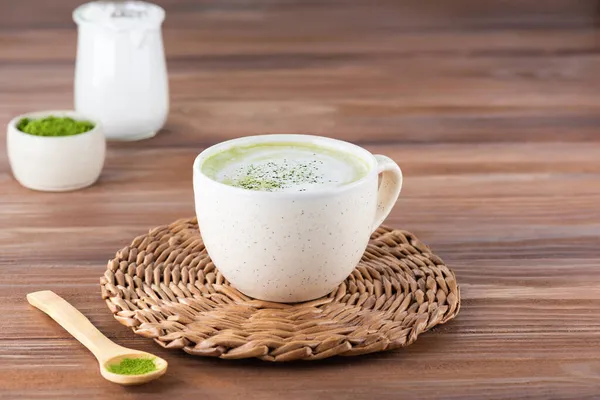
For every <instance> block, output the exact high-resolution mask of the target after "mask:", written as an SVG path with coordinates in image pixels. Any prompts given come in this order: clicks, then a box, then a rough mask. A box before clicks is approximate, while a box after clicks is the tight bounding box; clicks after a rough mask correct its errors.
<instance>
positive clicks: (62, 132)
mask: <svg viewBox="0 0 600 400" xmlns="http://www.w3.org/2000/svg"><path fill="white" fill-rule="evenodd" d="M17 128H18V129H19V130H20V131H21V132H25V133H29V134H30V135H36V136H72V135H78V134H80V133H85V132H88V131H91V130H92V129H94V123H93V122H90V121H85V120H76V119H73V118H71V117H56V116H54V115H50V116H49V117H44V118H39V119H30V118H23V119H22V120H21V121H19V123H18V125H17Z"/></svg>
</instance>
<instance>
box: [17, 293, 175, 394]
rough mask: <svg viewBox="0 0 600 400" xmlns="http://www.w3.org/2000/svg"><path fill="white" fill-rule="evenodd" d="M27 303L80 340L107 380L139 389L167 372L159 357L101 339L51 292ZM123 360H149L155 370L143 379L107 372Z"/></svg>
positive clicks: (33, 296)
mask: <svg viewBox="0 0 600 400" xmlns="http://www.w3.org/2000/svg"><path fill="white" fill-rule="evenodd" d="M27 301H29V304H31V305H32V306H34V307H37V308H39V309H40V310H42V311H43V312H45V313H46V314H48V315H49V316H50V317H51V318H52V319H53V320H55V321H56V322H58V324H59V325H60V326H62V327H63V328H65V329H66V330H67V332H69V333H70V334H71V335H73V336H74V337H75V339H77V340H79V341H80V342H81V343H82V344H83V345H84V346H85V347H87V348H88V349H89V350H90V351H91V352H92V353H93V354H94V356H96V359H98V363H99V364H100V372H101V373H102V376H103V377H104V378H106V379H107V380H109V381H111V382H114V383H118V384H120V385H139V384H142V383H146V382H150V381H152V380H154V379H157V378H160V377H161V376H162V375H164V373H165V372H166V371H167V362H166V361H165V360H163V359H162V358H160V357H157V356H155V355H153V354H150V353H146V352H143V351H138V350H132V349H128V348H126V347H123V346H119V345H118V344H116V343H115V342H113V341H112V340H110V339H109V338H107V337H106V336H104V335H103V334H102V333H101V332H100V331H99V330H98V329H96V327H94V325H92V323H91V322H90V321H89V320H88V319H87V318H86V317H85V316H84V315H83V314H82V313H80V312H79V311H78V310H77V309H76V308H75V307H73V306H72V305H71V304H69V303H68V302H67V301H66V300H64V299H63V298H62V297H60V296H58V295H57V294H56V293H54V292H51V291H50V290H44V291H41V292H35V293H29V294H28V295H27ZM124 358H150V359H152V360H153V361H154V364H155V365H156V370H155V371H152V372H149V373H147V374H143V375H121V374H115V373H113V372H110V371H109V370H108V369H107V366H108V365H113V364H118V363H120V362H121V360H122V359H124Z"/></svg>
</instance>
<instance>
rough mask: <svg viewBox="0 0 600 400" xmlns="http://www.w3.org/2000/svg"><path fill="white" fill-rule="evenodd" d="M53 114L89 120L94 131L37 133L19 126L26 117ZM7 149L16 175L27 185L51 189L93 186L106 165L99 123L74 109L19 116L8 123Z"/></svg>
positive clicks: (104, 146) (33, 187) (35, 188)
mask: <svg viewBox="0 0 600 400" xmlns="http://www.w3.org/2000/svg"><path fill="white" fill-rule="evenodd" d="M50 115H54V116H57V117H71V118H73V119H76V120H86V121H90V122H93V123H94V124H95V126H94V129H92V130H91V131H88V132H85V133H80V134H78V135H73V136H36V135H30V134H28V133H25V132H21V131H20V130H19V129H17V125H18V123H19V121H21V120H22V119H23V118H31V119H39V118H44V117H48V116H50ZM6 141H7V152H8V160H9V162H10V167H11V169H12V172H13V175H14V176H15V178H16V179H17V181H19V183H20V184H21V185H23V186H25V187H26V188H29V189H33V190H43V191H51V192H62V191H67V190H75V189H80V188H84V187H86V186H90V185H91V184H93V183H94V182H96V180H97V179H98V177H99V176H100V172H101V171H102V167H103V166H104V156H105V153H106V140H105V138H104V133H103V132H102V126H101V125H100V123H99V122H98V121H97V120H95V119H93V118H88V117H86V116H84V115H81V114H79V113H76V112H74V111H40V112H33V113H28V114H23V115H19V116H18V117H16V118H14V119H13V120H12V121H10V122H9V123H8V131H7V134H6Z"/></svg>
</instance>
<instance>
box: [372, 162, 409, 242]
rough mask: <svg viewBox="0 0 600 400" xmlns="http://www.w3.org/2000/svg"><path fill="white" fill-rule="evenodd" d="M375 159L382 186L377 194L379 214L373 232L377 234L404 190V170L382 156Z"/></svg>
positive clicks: (377, 213) (376, 216) (376, 214)
mask: <svg viewBox="0 0 600 400" xmlns="http://www.w3.org/2000/svg"><path fill="white" fill-rule="evenodd" d="M375 159H376V160H377V173H378V174H380V175H381V184H380V185H379V190H378V192H377V212H376V213H375V223H374V224H373V229H372V232H375V230H377V228H379V225H381V224H382V223H383V221H384V220H385V219H386V218H387V216H388V214H389V213H390V211H392V208H394V205H395V204H396V200H398V196H400V190H402V170H400V167H399V166H398V164H396V163H395V162H394V160H392V159H391V158H389V157H386V156H383V155H381V154H376V155H375Z"/></svg>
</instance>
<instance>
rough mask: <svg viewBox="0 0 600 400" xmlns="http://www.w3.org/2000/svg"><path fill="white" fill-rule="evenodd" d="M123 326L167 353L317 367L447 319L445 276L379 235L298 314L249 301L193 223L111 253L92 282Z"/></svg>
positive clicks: (424, 255)
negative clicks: (220, 268)
mask: <svg viewBox="0 0 600 400" xmlns="http://www.w3.org/2000/svg"><path fill="white" fill-rule="evenodd" d="M100 283H101V286H102V298H103V299H105V300H106V304H107V305H108V307H109V308H110V310H111V311H112V312H113V314H114V316H115V318H116V319H117V320H118V321H119V322H121V323H122V324H123V325H126V326H129V327H131V328H132V329H133V331H134V332H135V333H136V334H138V335H141V336H144V337H148V338H152V339H154V340H155V341H156V342H157V343H158V344H160V345H161V346H163V347H166V348H170V349H183V350H184V351H186V352H187V353H189V354H193V355H198V356H212V357H221V358H228V359H236V358H250V357H258V358H260V359H262V360H267V361H291V360H300V359H301V360H319V359H323V358H327V357H331V356H335V355H344V356H353V355H359V354H366V353H372V352H376V351H382V350H390V349H395V348H399V347H403V346H408V345H409V344H411V343H413V342H414V341H415V340H417V337H418V336H419V335H420V334H421V333H423V332H426V331H427V330H429V329H431V328H432V327H434V326H435V325H438V324H443V323H445V322H447V321H449V320H451V319H452V318H454V317H455V316H456V315H457V314H458V311H459V309H460V291H459V287H458V285H457V283H456V277H455V275H454V273H453V272H452V271H451V270H450V269H449V268H448V267H446V265H444V263H443V262H442V260H441V259H440V258H439V257H438V256H436V255H435V254H433V253H432V252H431V251H430V250H429V248H428V247H427V246H426V245H424V244H423V243H422V242H421V241H420V240H419V239H417V238H416V237H415V236H414V235H413V234H411V233H409V232H406V231H401V230H392V229H390V228H387V227H381V228H379V229H378V230H377V232H375V233H374V234H373V236H372V237H371V242H370V244H369V246H368V248H367V250H366V252H365V254H364V256H363V258H362V260H361V262H360V264H359V265H358V266H357V267H356V269H355V270H354V272H352V274H351V275H350V276H349V277H348V278H347V279H346V281H344V282H343V283H342V284H341V285H340V286H339V287H338V288H337V289H336V290H334V291H333V292H331V293H330V294H329V295H328V296H326V297H322V298H320V299H318V300H313V301H310V302H307V303H301V304H280V303H268V302H264V301H259V300H253V299H250V298H249V297H247V296H245V295H243V294H241V293H240V292H238V291H237V290H235V289H234V288H233V287H231V286H230V285H229V283H228V282H227V280H225V279H224V278H223V276H222V275H221V273H220V272H219V271H218V270H216V269H215V266H214V265H213V263H212V262H211V260H210V258H209V257H208V254H207V253H206V250H205V249H204V244H203V243H202V238H201V237H200V234H199V231H198V225H197V223H196V219H183V220H179V221H176V222H174V223H172V224H171V225H168V226H161V227H158V228H155V229H153V230H151V231H150V232H149V233H148V234H147V235H143V236H139V237H137V238H135V239H134V240H133V242H132V243H131V244H130V245H129V246H127V247H125V248H123V249H122V250H120V251H119V252H117V254H116V257H115V258H114V259H113V260H111V261H109V262H108V267H107V270H106V272H105V273H104V276H103V277H102V278H101V280H100Z"/></svg>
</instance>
